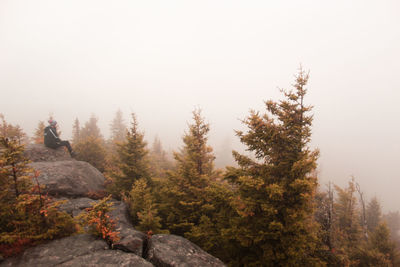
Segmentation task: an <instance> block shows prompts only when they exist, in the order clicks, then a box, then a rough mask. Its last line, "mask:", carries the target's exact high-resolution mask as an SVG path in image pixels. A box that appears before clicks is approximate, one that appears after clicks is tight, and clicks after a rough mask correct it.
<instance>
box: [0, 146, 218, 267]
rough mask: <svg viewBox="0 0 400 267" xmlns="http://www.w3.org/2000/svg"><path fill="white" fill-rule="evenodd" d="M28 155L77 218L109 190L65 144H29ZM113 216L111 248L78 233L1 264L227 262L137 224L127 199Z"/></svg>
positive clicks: (41, 177) (50, 189)
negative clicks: (115, 239) (137, 227)
mask: <svg viewBox="0 0 400 267" xmlns="http://www.w3.org/2000/svg"><path fill="white" fill-rule="evenodd" d="M25 155H27V156H28V157H29V158H30V159H31V160H32V161H33V163H30V165H31V167H33V168H34V169H36V170H38V171H39V172H40V175H39V177H38V180H39V182H40V184H41V185H44V186H45V189H44V191H45V192H46V193H48V194H49V195H51V196H54V197H55V198H56V199H57V200H64V201H65V203H63V204H61V205H60V206H59V208H60V209H61V210H63V211H66V212H67V213H69V214H71V215H72V216H73V217H75V216H77V215H79V214H80V213H81V212H82V211H83V210H84V209H86V208H89V207H91V206H92V204H93V203H94V202H96V200H95V199H91V197H92V198H93V196H94V195H96V194H93V193H96V192H101V191H103V190H104V181H105V178H104V176H103V175H102V174H101V173H100V172H99V171H98V170H97V169H96V168H94V167H93V166H91V165H90V164H89V163H86V162H82V161H76V160H74V159H71V158H70V157H69V155H68V153H67V152H65V151H64V150H63V148H59V149H49V148H46V147H44V146H43V145H29V146H27V147H26V151H25ZM113 203H114V205H113V208H114V209H113V210H112V212H111V217H112V218H113V219H114V220H115V221H116V231H117V232H119V237H120V240H119V241H118V242H117V243H115V244H113V246H112V247H113V249H110V247H109V246H108V244H107V243H106V242H104V241H103V240H99V239H98V238H96V237H93V236H91V235H87V234H81V235H74V236H70V237H66V238H62V239H59V240H53V241H51V242H49V243H46V244H41V245H39V246H36V247H33V248H29V249H27V250H26V251H25V252H24V253H23V254H22V255H20V256H19V257H16V258H11V259H6V260H4V261H3V262H2V261H1V257H0V266H224V265H223V263H222V262H221V261H220V260H218V259H216V258H214V257H212V256H211V255H209V254H207V253H206V252H204V251H203V250H201V249H200V248H199V247H198V246H196V245H194V244H193V243H191V242H189V241H188V240H186V239H184V238H182V237H178V236H174V235H154V236H153V237H152V238H150V239H148V238H147V236H146V235H145V234H143V233H142V232H140V231H137V230H135V229H134V228H133V226H132V224H131V222H130V219H129V214H128V208H127V206H126V204H125V203H123V202H120V201H116V200H113Z"/></svg>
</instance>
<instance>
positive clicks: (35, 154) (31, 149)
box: [24, 144, 74, 162]
mask: <svg viewBox="0 0 400 267" xmlns="http://www.w3.org/2000/svg"><path fill="white" fill-rule="evenodd" d="M24 154H25V156H26V157H27V158H28V159H30V160H31V161H33V162H41V161H48V162H54V161H60V160H74V159H73V158H71V156H70V155H69V153H68V151H67V150H66V149H65V148H64V147H59V148H57V149H53V148H48V147H46V146H45V145H43V144H29V145H27V146H26V147H25V152H24Z"/></svg>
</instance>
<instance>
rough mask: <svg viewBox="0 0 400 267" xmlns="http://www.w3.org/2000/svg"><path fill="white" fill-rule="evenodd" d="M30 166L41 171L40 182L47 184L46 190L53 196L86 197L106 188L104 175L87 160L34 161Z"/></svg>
mask: <svg viewBox="0 0 400 267" xmlns="http://www.w3.org/2000/svg"><path fill="white" fill-rule="evenodd" d="M30 166H31V167H32V168H34V169H35V170H38V171H39V172H40V175H39V177H38V180H39V183H40V184H41V185H45V186H46V188H45V192H46V193H48V194H49V195H51V196H55V197H60V196H65V197H72V198H76V197H85V196H87V195H88V194H90V193H94V192H98V191H102V190H104V181H105V178H104V176H103V175H102V174H101V172H99V171H98V170H97V169H96V168H95V167H93V166H92V165H90V164H89V163H87V162H83V161H76V160H64V161H56V162H33V163H30Z"/></svg>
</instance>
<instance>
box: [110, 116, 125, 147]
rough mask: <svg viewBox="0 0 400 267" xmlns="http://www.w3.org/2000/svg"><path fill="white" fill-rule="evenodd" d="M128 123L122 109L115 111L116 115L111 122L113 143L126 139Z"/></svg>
mask: <svg viewBox="0 0 400 267" xmlns="http://www.w3.org/2000/svg"><path fill="white" fill-rule="evenodd" d="M126 130H127V129H126V125H125V122H124V118H123V114H122V111H121V110H118V111H117V112H116V113H115V117H114V119H113V120H112V122H111V124H110V131H111V138H110V139H111V142H112V143H117V142H118V143H121V142H123V141H125V137H126Z"/></svg>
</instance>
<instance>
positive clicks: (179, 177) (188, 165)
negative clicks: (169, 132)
mask: <svg viewBox="0 0 400 267" xmlns="http://www.w3.org/2000/svg"><path fill="white" fill-rule="evenodd" d="M208 132H209V124H207V123H205V122H204V119H203V118H202V117H201V111H200V110H195V111H193V124H190V125H189V131H188V132H187V133H185V135H184V136H183V138H182V139H183V143H184V146H183V148H182V149H181V151H180V152H179V153H174V157H175V160H176V165H177V166H176V170H174V171H170V172H168V173H167V182H166V185H165V186H163V192H162V194H163V197H162V200H161V202H162V203H161V207H162V208H160V213H161V214H163V216H162V217H163V218H165V223H166V226H167V228H168V229H169V230H170V231H171V232H172V233H174V234H177V235H185V233H189V232H190V231H191V229H192V227H193V226H194V225H198V224H199V222H200V219H201V217H202V216H203V215H204V216H207V215H209V213H210V210H212V205H211V204H210V203H209V201H207V197H206V188H207V187H208V186H209V185H210V179H213V178H214V179H215V177H216V176H217V173H216V172H215V171H214V169H213V165H214V164H213V162H214V155H213V154H212V148H211V147H210V146H208V144H207V139H208V136H207V135H208Z"/></svg>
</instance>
